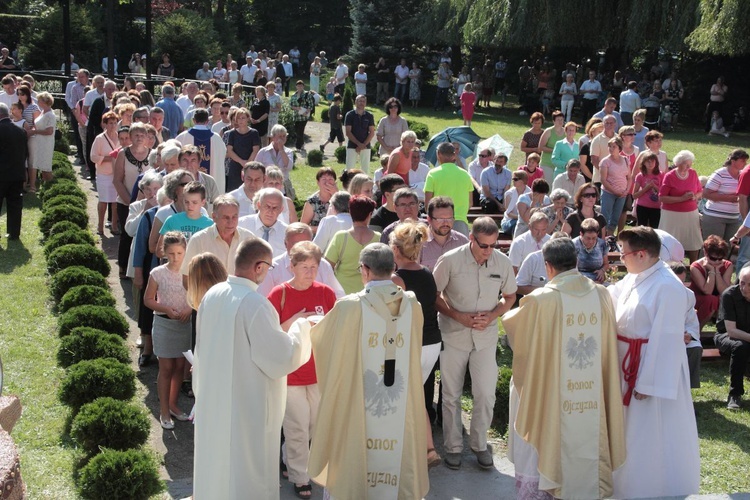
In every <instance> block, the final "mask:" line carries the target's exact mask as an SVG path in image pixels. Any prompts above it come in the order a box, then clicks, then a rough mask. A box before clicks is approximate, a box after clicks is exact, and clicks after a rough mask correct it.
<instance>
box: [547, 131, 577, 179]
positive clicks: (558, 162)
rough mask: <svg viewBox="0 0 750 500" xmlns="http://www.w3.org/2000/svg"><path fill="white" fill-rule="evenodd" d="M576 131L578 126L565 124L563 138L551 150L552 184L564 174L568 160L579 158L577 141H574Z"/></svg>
mask: <svg viewBox="0 0 750 500" xmlns="http://www.w3.org/2000/svg"><path fill="white" fill-rule="evenodd" d="M577 130H578V125H576V124H575V122H568V123H566V124H565V138H564V139H562V140H559V141H557V142H556V143H555V147H554V148H553V149H552V165H554V167H555V171H554V173H553V175H552V180H553V182H554V180H555V179H556V178H557V176H558V175H560V174H562V173H565V167H566V166H567V164H568V162H569V161H570V160H578V157H579V156H580V150H579V148H578V141H576V140H575V136H576V131H577ZM548 182H549V181H548Z"/></svg>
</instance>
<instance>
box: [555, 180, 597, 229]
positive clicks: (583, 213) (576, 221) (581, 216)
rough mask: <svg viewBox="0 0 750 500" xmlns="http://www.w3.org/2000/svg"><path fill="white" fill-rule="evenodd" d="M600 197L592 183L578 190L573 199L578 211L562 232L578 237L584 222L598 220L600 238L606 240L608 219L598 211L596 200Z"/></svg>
mask: <svg viewBox="0 0 750 500" xmlns="http://www.w3.org/2000/svg"><path fill="white" fill-rule="evenodd" d="M598 195H599V192H598V191H597V190H596V186H594V185H593V184H592V183H590V182H587V183H586V184H584V185H583V186H581V187H580V188H578V191H576V194H575V196H574V197H573V200H574V201H575V206H576V210H575V212H573V213H571V214H570V215H568V217H567V218H566V219H565V224H563V228H562V230H563V231H565V232H566V233H568V234H569V235H573V237H576V236H578V235H579V234H580V233H581V223H582V222H583V221H584V220H586V219H596V221H597V222H598V223H599V237H600V238H606V237H607V219H605V218H604V216H603V215H602V214H601V213H600V212H599V211H598V210H597V209H596V198H597V196H598Z"/></svg>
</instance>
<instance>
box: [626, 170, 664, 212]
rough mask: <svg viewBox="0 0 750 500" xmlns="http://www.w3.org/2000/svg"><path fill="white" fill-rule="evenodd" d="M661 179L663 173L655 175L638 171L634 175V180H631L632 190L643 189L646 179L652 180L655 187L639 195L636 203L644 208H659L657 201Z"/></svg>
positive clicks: (662, 178)
mask: <svg viewBox="0 0 750 500" xmlns="http://www.w3.org/2000/svg"><path fill="white" fill-rule="evenodd" d="M663 180H664V174H662V173H661V172H659V173H658V174H657V175H653V174H647V175H643V174H642V173H640V172H639V173H638V175H636V176H635V182H633V192H635V191H640V190H641V189H643V186H645V185H646V184H647V183H648V181H653V183H654V184H655V186H656V187H655V188H652V189H650V190H648V191H646V192H645V193H643V194H642V195H641V197H640V198H638V205H640V206H642V207H646V208H661V203H660V202H659V188H660V187H661V183H662V181H663Z"/></svg>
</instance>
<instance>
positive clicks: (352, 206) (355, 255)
mask: <svg viewBox="0 0 750 500" xmlns="http://www.w3.org/2000/svg"><path fill="white" fill-rule="evenodd" d="M375 206H376V205H375V202H374V201H373V200H372V199H371V198H368V197H366V196H362V195H357V196H352V197H351V199H350V200H349V214H350V215H351V216H352V228H351V229H349V230H347V231H339V232H338V233H336V234H335V235H334V236H333V239H332V240H331V243H330V244H329V245H328V248H327V249H326V253H325V258H326V260H327V261H328V262H330V264H331V265H332V266H333V271H334V274H335V275H336V279H338V280H339V283H341V286H342V288H343V289H344V291H345V292H346V293H356V292H359V291H360V290H362V287H363V284H362V276H361V275H360V273H359V270H358V265H359V253H360V252H361V251H362V249H363V248H365V247H366V246H367V245H369V244H370V243H377V242H379V241H380V233H379V232H377V231H373V230H372V229H370V228H369V227H368V225H369V224H370V217H372V212H373V210H375Z"/></svg>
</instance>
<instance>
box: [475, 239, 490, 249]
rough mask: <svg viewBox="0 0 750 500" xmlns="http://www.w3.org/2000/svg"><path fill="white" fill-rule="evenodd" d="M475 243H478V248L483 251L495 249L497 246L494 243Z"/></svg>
mask: <svg viewBox="0 0 750 500" xmlns="http://www.w3.org/2000/svg"><path fill="white" fill-rule="evenodd" d="M474 243H476V244H477V246H478V247H479V248H481V249H482V250H487V249H488V248H493V247H494V246H495V244H494V243H492V244H490V243H479V242H478V241H477V240H474Z"/></svg>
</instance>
